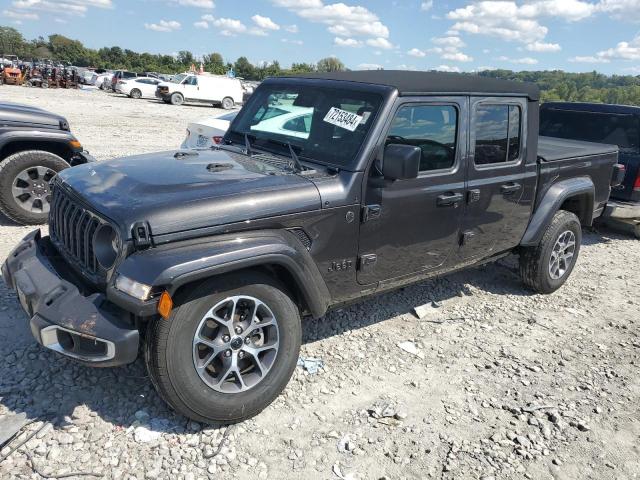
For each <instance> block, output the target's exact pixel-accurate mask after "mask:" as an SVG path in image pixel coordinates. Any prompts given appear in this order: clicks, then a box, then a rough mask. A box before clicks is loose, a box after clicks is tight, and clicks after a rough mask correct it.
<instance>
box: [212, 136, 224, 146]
mask: <svg viewBox="0 0 640 480" xmlns="http://www.w3.org/2000/svg"><path fill="white" fill-rule="evenodd" d="M212 138H213V143H215V144H216V145H220V144H221V143H222V139H223V138H224V137H218V136H215V137H212Z"/></svg>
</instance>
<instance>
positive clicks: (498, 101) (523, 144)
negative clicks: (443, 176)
mask: <svg viewBox="0 0 640 480" xmlns="http://www.w3.org/2000/svg"><path fill="white" fill-rule="evenodd" d="M474 100H475V101H474ZM479 105H497V106H506V107H510V106H514V107H518V108H519V109H520V130H519V134H520V152H519V155H518V158H516V159H515V160H510V161H506V162H499V163H486V164H480V165H479V164H477V163H476V132H477V129H476V121H477V115H476V113H477V110H478V106H479ZM469 115H470V116H471V119H470V122H469V125H470V132H469V163H471V165H473V168H474V169H475V170H476V171H479V170H493V169H498V168H509V167H514V166H518V165H520V164H522V162H523V161H524V159H525V158H526V156H527V155H526V151H527V139H526V129H525V125H526V119H527V101H526V99H524V98H518V99H515V98H504V97H483V98H476V99H474V98H473V97H472V98H471V108H470V112H469ZM508 116H509V113H508V111H507V118H508ZM507 130H508V127H507ZM507 134H508V131H507ZM509 139H510V137H507V144H508V143H509ZM507 155H508V151H507Z"/></svg>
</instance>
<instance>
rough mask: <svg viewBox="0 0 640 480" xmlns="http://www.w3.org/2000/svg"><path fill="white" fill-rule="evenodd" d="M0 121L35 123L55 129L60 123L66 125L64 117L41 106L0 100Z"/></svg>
mask: <svg viewBox="0 0 640 480" xmlns="http://www.w3.org/2000/svg"><path fill="white" fill-rule="evenodd" d="M0 121H8V122H11V123H26V124H30V125H33V124H36V125H41V126H43V127H47V128H56V129H59V128H60V126H61V125H62V124H64V125H68V124H67V121H66V119H65V118H64V117H62V116H60V115H56V114H55V113H51V112H47V111H46V110H42V109H41V108H37V107H32V106H29V105H22V104H19V103H12V102H0Z"/></svg>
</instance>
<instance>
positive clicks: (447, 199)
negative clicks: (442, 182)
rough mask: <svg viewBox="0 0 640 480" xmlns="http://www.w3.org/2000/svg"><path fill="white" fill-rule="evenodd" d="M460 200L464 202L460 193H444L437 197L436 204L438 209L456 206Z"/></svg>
mask: <svg viewBox="0 0 640 480" xmlns="http://www.w3.org/2000/svg"><path fill="white" fill-rule="evenodd" d="M462 200H464V195H462V194H461V193H446V194H444V195H439V196H438V200H437V202H436V203H437V205H438V206H439V207H451V206H458V204H459V203H460V202H461V201H462Z"/></svg>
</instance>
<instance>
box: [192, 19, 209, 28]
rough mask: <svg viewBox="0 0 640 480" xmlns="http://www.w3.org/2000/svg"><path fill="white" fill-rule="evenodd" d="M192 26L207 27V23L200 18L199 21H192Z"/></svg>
mask: <svg viewBox="0 0 640 480" xmlns="http://www.w3.org/2000/svg"><path fill="white" fill-rule="evenodd" d="M193 26H194V27H196V28H209V24H208V23H207V22H205V21H204V20H201V21H199V22H194V23H193Z"/></svg>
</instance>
